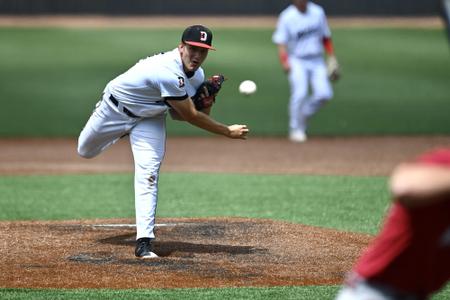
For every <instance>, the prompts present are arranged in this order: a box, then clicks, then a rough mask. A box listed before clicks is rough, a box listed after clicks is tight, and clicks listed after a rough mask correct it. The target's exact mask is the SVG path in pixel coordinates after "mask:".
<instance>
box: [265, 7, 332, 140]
mask: <svg viewBox="0 0 450 300" xmlns="http://www.w3.org/2000/svg"><path fill="white" fill-rule="evenodd" d="M272 40H273V42H274V43H275V44H277V45H278V54H279V58H280V62H281V65H282V67H283V69H284V71H285V72H286V73H287V74H288V76H289V84H290V88H291V97H290V103H289V138H290V140H291V141H293V142H304V141H306V138H307V136H306V130H307V121H308V118H309V117H311V116H312V115H313V114H314V113H316V112H317V110H318V109H319V108H320V107H321V106H322V105H323V104H324V103H326V102H327V101H328V100H330V99H331V98H332V97H333V89H332V87H331V84H330V81H329V79H331V80H332V81H334V80H337V79H338V78H339V75H340V74H339V65H338V62H337V59H336V56H335V55H334V50H333V44H332V41H331V32H330V29H329V27H328V23H327V19H326V16H325V12H324V10H323V9H322V7H320V6H319V5H317V4H315V3H312V2H309V1H308V0H293V1H292V4H291V5H289V6H288V7H287V8H286V9H284V10H283V11H282V12H281V14H280V16H279V18H278V23H277V27H276V30H275V32H274V34H273V36H272ZM324 49H325V52H326V53H327V55H328V60H327V63H328V65H327V64H325V60H324ZM310 87H311V89H312V93H311V95H309V94H310V93H309V88H310Z"/></svg>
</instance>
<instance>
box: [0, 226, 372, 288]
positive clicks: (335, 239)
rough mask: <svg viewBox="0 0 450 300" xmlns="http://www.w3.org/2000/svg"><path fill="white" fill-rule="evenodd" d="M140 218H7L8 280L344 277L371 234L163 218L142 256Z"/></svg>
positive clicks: (144, 283)
mask: <svg viewBox="0 0 450 300" xmlns="http://www.w3.org/2000/svg"><path fill="white" fill-rule="evenodd" d="M132 223H133V221H132V220H123V219H122V220H83V221H52V222H32V221H30V222H0V239H1V241H2V243H1V244H0V253H1V254H2V255H1V257H0V282H1V283H2V287H17V288H19V287H20V288H25V287H28V288H31V287H39V288H181V287H238V286H276V285H324V284H340V283H342V280H343V276H344V275H345V273H346V272H347V271H349V270H350V269H351V267H352V264H353V263H354V261H355V259H356V258H357V257H358V255H359V254H360V252H361V250H362V248H364V247H365V246H366V245H367V244H368V242H369V240H370V239H371V236H369V235H363V234H357V233H349V232H340V231H336V230H332V229H325V228H320V227H312V226H306V225H301V224H292V223H286V222H280V221H272V220H261V219H245V218H205V219H184V218H179V219H158V223H159V225H158V227H157V229H156V235H157V239H156V240H155V243H154V245H155V249H154V250H155V252H156V253H157V254H158V255H159V256H160V257H159V258H155V259H150V260H142V259H137V258H135V257H134V242H135V241H134V240H135V228H134V226H133V225H132Z"/></svg>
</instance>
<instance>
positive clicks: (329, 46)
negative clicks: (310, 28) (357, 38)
mask: <svg viewBox="0 0 450 300" xmlns="http://www.w3.org/2000/svg"><path fill="white" fill-rule="evenodd" d="M322 42H323V47H324V48H325V51H326V52H327V54H328V55H334V47H333V42H332V41H331V38H329V37H324V38H323V39H322Z"/></svg>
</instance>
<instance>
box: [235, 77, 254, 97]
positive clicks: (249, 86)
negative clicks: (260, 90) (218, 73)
mask: <svg viewBox="0 0 450 300" xmlns="http://www.w3.org/2000/svg"><path fill="white" fill-rule="evenodd" d="M256 89H257V88H256V83H255V82H254V81H251V80H244V81H242V82H241V84H240V85H239V92H240V93H241V94H243V95H247V96H248V95H251V94H254V93H255V92H256Z"/></svg>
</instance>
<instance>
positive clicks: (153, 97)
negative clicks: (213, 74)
mask: <svg viewBox="0 0 450 300" xmlns="http://www.w3.org/2000/svg"><path fill="white" fill-rule="evenodd" d="M189 75H191V76H188V75H187V74H185V73H184V70H183V63H182V61H181V56H180V52H179V50H178V49H175V50H173V51H170V52H167V53H162V54H158V55H154V56H151V57H148V58H145V59H142V60H140V61H139V62H138V63H137V64H135V65H134V66H133V67H131V68H130V69H129V70H128V71H126V72H125V73H123V74H122V75H119V76H118V77H116V78H115V79H113V80H111V81H110V82H109V83H108V85H107V86H106V88H105V90H104V93H103V97H102V100H101V101H100V102H99V103H98V105H97V107H96V109H95V110H94V112H93V113H92V115H91V117H90V118H89V120H88V122H87V123H86V125H85V127H84V128H83V130H82V132H81V133H80V136H79V138H78V153H79V154H80V155H81V156H82V157H86V158H91V157H95V156H97V155H99V154H100V153H101V152H103V151H105V150H106V149H107V148H108V147H109V146H111V145H113V144H114V143H115V142H116V141H118V140H119V139H120V138H121V137H124V136H126V135H129V137H130V144H131V149H132V151H133V158H134V162H135V177H134V190H135V208H136V239H138V238H142V237H148V238H154V237H155V234H154V227H155V213H156V205H157V200H158V181H159V169H160V166H161V162H162V160H163V158H164V153H165V144H166V127H165V119H166V111H167V109H168V106H167V104H166V103H165V102H164V101H165V100H177V99H178V100H185V99H186V98H187V97H188V96H192V95H194V94H195V92H196V88H197V87H198V86H200V84H201V83H202V82H203V80H204V77H205V76H204V72H203V70H202V69H200V68H199V69H198V70H197V71H196V72H195V73H193V74H189ZM111 96H113V98H111ZM130 112H131V113H132V114H134V116H131V115H130Z"/></svg>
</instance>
